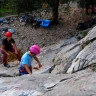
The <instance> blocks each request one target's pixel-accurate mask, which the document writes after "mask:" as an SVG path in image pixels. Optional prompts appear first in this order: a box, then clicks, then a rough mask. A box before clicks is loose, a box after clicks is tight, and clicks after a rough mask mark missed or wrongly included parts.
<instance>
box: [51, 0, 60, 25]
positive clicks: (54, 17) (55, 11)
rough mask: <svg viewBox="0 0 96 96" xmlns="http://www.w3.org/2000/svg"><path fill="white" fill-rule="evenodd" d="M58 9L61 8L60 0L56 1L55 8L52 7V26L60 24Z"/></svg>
mask: <svg viewBox="0 0 96 96" xmlns="http://www.w3.org/2000/svg"><path fill="white" fill-rule="evenodd" d="M58 7H59V0H55V2H54V6H52V22H51V23H52V24H57V23H58Z"/></svg>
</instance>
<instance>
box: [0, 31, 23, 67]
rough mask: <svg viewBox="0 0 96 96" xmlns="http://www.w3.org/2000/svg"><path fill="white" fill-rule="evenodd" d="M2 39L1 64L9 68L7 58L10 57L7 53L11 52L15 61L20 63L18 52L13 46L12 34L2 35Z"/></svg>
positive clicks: (14, 45)
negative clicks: (15, 58)
mask: <svg viewBox="0 0 96 96" xmlns="http://www.w3.org/2000/svg"><path fill="white" fill-rule="evenodd" d="M4 36H5V37H6V38H4V39H3V40H2V45H1V53H2V63H3V65H4V66H5V67H10V66H9V65H8V62H7V57H8V56H10V54H9V52H12V53H14V54H15V55H16V57H17V59H18V60H19V61H20V60H21V57H20V52H19V51H18V49H17V46H16V44H15V41H14V39H13V38H12V33H11V32H9V31H8V32H6V33H4Z"/></svg>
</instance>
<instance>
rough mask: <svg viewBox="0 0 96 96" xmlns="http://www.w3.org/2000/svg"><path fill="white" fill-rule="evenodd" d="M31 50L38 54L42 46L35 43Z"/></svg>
mask: <svg viewBox="0 0 96 96" xmlns="http://www.w3.org/2000/svg"><path fill="white" fill-rule="evenodd" d="M30 52H32V53H35V54H36V55H37V54H39V53H40V47H39V46H38V45H33V46H31V47H30Z"/></svg>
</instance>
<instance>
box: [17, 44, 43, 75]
mask: <svg viewBox="0 0 96 96" xmlns="http://www.w3.org/2000/svg"><path fill="white" fill-rule="evenodd" d="M39 53H40V47H39V46H38V45H33V46H31V47H30V50H29V51H28V52H26V53H25V54H24V55H23V56H22V58H21V62H20V65H19V75H20V76H21V75H24V74H32V66H31V64H32V60H33V58H34V59H35V60H36V61H37V63H38V66H39V67H38V68H40V67H42V64H41V63H40V61H39V59H38V57H37V56H36V55H37V54H39Z"/></svg>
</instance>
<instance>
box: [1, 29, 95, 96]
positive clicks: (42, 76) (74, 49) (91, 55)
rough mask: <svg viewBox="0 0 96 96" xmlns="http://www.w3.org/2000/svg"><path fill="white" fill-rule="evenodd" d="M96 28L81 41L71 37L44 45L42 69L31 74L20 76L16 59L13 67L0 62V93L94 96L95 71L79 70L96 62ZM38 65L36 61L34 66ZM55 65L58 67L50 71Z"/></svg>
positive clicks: (36, 95)
mask: <svg viewBox="0 0 96 96" xmlns="http://www.w3.org/2000/svg"><path fill="white" fill-rule="evenodd" d="M95 30H96V27H94V28H93V29H92V30H90V31H89V32H88V34H87V36H86V37H84V38H83V39H81V40H80V41H78V40H77V39H76V38H75V37H72V38H70V39H65V40H64V41H61V42H59V43H58V44H54V45H52V46H47V47H43V48H41V53H40V55H38V58H39V59H40V61H41V63H42V65H43V66H42V68H40V69H39V70H34V69H33V74H32V75H29V74H28V75H24V76H17V75H18V65H17V63H18V62H16V61H15V62H9V64H10V65H11V66H12V67H10V68H5V67H3V65H2V64H1V65H0V96H6V95H8V96H55V95H56V96H89V95H90V96H91V95H92V96H95V95H96V90H95V89H96V86H95V83H96V73H95V72H92V71H91V70H89V69H86V70H82V71H80V70H81V69H83V68H85V67H87V66H88V65H91V64H93V63H96V60H95V58H96V55H95V53H96V52H95V48H96V44H95ZM90 34H91V35H90ZM92 34H93V35H92ZM36 64H37V63H36V62H35V61H33V64H32V65H33V67H34V66H36ZM53 65H54V66H55V67H54V68H53V70H51V73H49V70H50V68H51V67H52V66H53ZM77 71H78V72H77ZM73 72H74V74H60V73H73ZM75 72H76V73H75Z"/></svg>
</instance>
